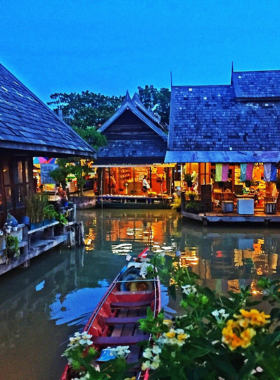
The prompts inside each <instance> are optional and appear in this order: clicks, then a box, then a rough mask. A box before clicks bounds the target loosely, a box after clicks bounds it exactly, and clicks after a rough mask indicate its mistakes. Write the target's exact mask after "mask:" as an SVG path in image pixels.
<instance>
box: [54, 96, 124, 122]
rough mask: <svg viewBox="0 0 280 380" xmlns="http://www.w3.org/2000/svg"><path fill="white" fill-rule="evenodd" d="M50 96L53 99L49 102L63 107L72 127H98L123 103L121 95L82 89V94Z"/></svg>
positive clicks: (60, 107)
mask: <svg viewBox="0 0 280 380" xmlns="http://www.w3.org/2000/svg"><path fill="white" fill-rule="evenodd" d="M50 97H51V99H53V101H51V102H48V104H49V105H55V106H56V107H57V108H59V109H62V111H63V115H64V116H65V117H66V119H67V123H68V124H69V125H71V127H78V128H82V129H86V128H87V127H95V128H96V129H98V128H99V127H101V125H103V124H104V123H105V121H107V120H108V119H109V118H110V117H111V116H112V115H113V114H114V113H115V112H116V110H117V109H118V108H119V106H120V105H121V103H122V97H121V96H119V97H117V96H105V95H101V94H95V93H94V92H90V91H82V93H81V94H76V93H75V92H74V93H73V92H71V93H70V94H66V93H56V94H52V95H51V96H50ZM57 108H56V109H57Z"/></svg>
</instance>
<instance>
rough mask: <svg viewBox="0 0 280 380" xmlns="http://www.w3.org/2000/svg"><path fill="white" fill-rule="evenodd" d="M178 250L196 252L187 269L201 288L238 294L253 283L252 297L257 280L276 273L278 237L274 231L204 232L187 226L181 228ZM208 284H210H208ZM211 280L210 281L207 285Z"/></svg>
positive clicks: (278, 247)
mask: <svg viewBox="0 0 280 380" xmlns="http://www.w3.org/2000/svg"><path fill="white" fill-rule="evenodd" d="M179 247H180V251H181V252H182V253H183V252H184V251H188V250H190V247H194V248H195V249H196V250H197V257H198V259H199V261H198V265H197V266H194V267H192V268H191V270H192V271H194V272H195V273H197V274H198V275H199V276H200V278H201V279H202V280H203V283H204V285H207V284H208V285H209V284H210V285H211V287H212V288H213V289H216V290H219V291H222V292H227V291H228V290H231V291H234V292H235V291H239V289H240V288H241V287H244V286H247V285H248V284H250V282H251V281H253V283H252V286H251V288H252V289H254V292H255V293H254V294H258V289H256V283H257V279H258V278H259V277H261V276H268V277H274V276H275V275H276V276H278V275H279V272H280V265H279V263H280V262H279V257H280V238H279V237H278V231H277V230H271V229H270V230H269V231H263V230H261V231H257V230H249V231H248V232H247V233H246V232H244V230H243V231H242V232H241V230H234V231H233V230H232V229H224V230H222V229H219V230H217V229H216V228H215V229H207V230H204V231H201V229H200V228H199V227H198V228H197V229H196V228H195V227H192V228H191V227H190V226H188V227H187V228H185V227H183V229H182V238H181V241H180V242H179ZM209 281H210V282H209ZM211 281H212V282H211Z"/></svg>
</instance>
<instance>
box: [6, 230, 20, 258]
mask: <svg viewBox="0 0 280 380" xmlns="http://www.w3.org/2000/svg"><path fill="white" fill-rule="evenodd" d="M6 243H7V248H6V249H7V251H6V252H7V257H8V259H12V258H13V257H14V256H16V257H17V258H19V256H20V251H19V239H18V237H17V236H11V235H8V236H7V239H6Z"/></svg>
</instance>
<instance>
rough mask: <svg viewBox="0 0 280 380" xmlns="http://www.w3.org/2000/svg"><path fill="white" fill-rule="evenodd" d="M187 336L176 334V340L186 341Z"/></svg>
mask: <svg viewBox="0 0 280 380" xmlns="http://www.w3.org/2000/svg"><path fill="white" fill-rule="evenodd" d="M187 337H188V336H187V334H178V336H177V339H178V340H185V339H187Z"/></svg>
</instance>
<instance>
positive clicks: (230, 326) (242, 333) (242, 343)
mask: <svg viewBox="0 0 280 380" xmlns="http://www.w3.org/2000/svg"><path fill="white" fill-rule="evenodd" d="M239 322H240V321H237V322H236V321H234V320H232V319H230V320H228V321H227V323H226V326H225V327H224V328H223V330H222V335H223V338H222V342H223V343H226V344H227V345H228V347H229V349H230V350H231V351H233V350H235V349H236V348H237V347H242V348H247V347H249V346H250V344H251V339H252V338H253V337H254V336H255V335H256V331H255V330H254V329H253V328H245V329H244V328H243V327H242V326H241V325H240V323H239Z"/></svg>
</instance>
